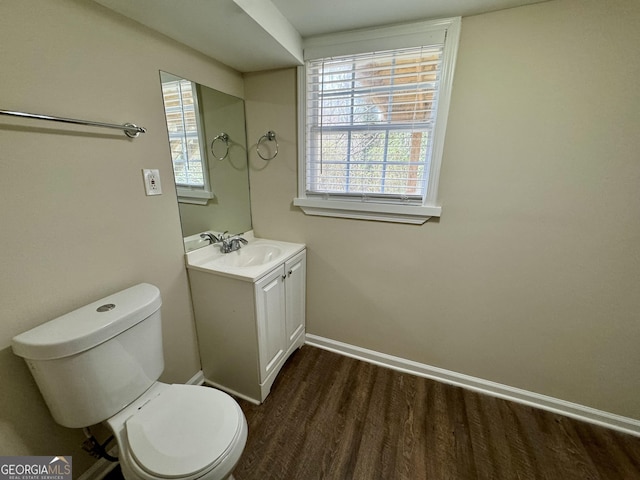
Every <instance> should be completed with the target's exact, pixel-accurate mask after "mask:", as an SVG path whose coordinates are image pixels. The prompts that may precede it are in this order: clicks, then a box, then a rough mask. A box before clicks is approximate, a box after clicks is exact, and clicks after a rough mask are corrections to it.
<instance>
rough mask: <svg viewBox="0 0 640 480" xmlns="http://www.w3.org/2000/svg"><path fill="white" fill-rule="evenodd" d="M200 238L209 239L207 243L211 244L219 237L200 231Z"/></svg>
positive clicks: (217, 240) (216, 241)
mask: <svg viewBox="0 0 640 480" xmlns="http://www.w3.org/2000/svg"><path fill="white" fill-rule="evenodd" d="M200 238H202V239H203V240H204V239H207V240H209V245H213V244H214V243H218V242H219V241H220V239H219V238H218V237H216V236H215V235H214V234H213V233H209V232H207V233H201V234H200Z"/></svg>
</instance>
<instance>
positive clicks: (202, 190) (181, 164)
mask: <svg viewBox="0 0 640 480" xmlns="http://www.w3.org/2000/svg"><path fill="white" fill-rule="evenodd" d="M162 96H163V100H164V109H165V116H166V119H167V130H168V132H169V145H170V147H171V160H172V162H173V174H174V177H175V180H176V187H177V191H178V198H179V200H180V201H181V202H183V203H206V202H207V199H209V198H213V193H212V192H211V188H210V185H209V175H208V168H207V161H206V153H205V151H204V148H203V147H204V145H205V143H204V138H203V130H202V126H201V122H200V112H199V109H198V95H197V86H196V84H194V83H193V82H190V81H189V80H185V79H183V78H178V77H174V76H173V75H170V74H166V73H164V72H162Z"/></svg>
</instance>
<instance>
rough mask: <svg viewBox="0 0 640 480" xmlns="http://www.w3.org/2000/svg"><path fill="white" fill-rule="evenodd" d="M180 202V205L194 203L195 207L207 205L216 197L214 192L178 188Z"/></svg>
mask: <svg viewBox="0 0 640 480" xmlns="http://www.w3.org/2000/svg"><path fill="white" fill-rule="evenodd" d="M176 191H177V193H178V202H180V203H192V204H194V205H206V204H207V202H208V201H209V200H210V199H212V198H213V197H214V196H215V195H214V194H213V192H209V191H206V190H202V189H198V190H196V189H190V188H183V187H177V188H176Z"/></svg>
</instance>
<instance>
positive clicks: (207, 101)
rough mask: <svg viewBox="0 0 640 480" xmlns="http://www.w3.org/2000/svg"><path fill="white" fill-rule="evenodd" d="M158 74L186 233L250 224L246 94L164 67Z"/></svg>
mask: <svg viewBox="0 0 640 480" xmlns="http://www.w3.org/2000/svg"><path fill="white" fill-rule="evenodd" d="M160 80H161V85H162V96H163V99H164V107H165V114H166V119H167V131H168V134H169V146H170V150H171V160H172V162H173V172H174V177H175V182H176V189H177V194H178V206H179V210H180V221H181V224H182V236H183V237H185V238H186V237H190V236H193V235H196V238H197V235H198V234H199V233H201V232H206V231H214V232H225V231H229V232H230V233H242V232H246V231H248V230H251V205H250V196H249V169H248V161H247V140H246V138H247V135H246V130H245V116H244V100H242V99H241V98H238V97H234V96H232V95H228V94H226V93H222V92H219V91H217V90H214V89H212V88H209V87H205V86H203V85H199V84H197V83H194V82H191V81H189V80H186V79H184V78H181V77H177V76H175V75H172V74H169V73H166V72H160ZM200 245H201V246H204V245H206V243H201V244H200Z"/></svg>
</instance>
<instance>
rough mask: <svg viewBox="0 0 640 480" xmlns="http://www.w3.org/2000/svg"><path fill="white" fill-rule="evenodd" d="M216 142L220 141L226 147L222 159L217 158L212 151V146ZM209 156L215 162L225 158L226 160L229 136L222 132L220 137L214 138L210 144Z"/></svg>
mask: <svg viewBox="0 0 640 480" xmlns="http://www.w3.org/2000/svg"><path fill="white" fill-rule="evenodd" d="M217 140H222V141H223V142H224V144H225V146H226V150H225V152H224V155H223V156H222V157H218V156H217V155H216V153H215V152H214V151H213V146H214V144H215V143H216V141H217ZM211 155H213V158H215V159H216V160H224V159H225V158H227V156H228V155H229V135H227V134H226V133H224V132H222V133H221V134H220V135H218V136H216V138H214V139H213V141H212V142H211Z"/></svg>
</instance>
